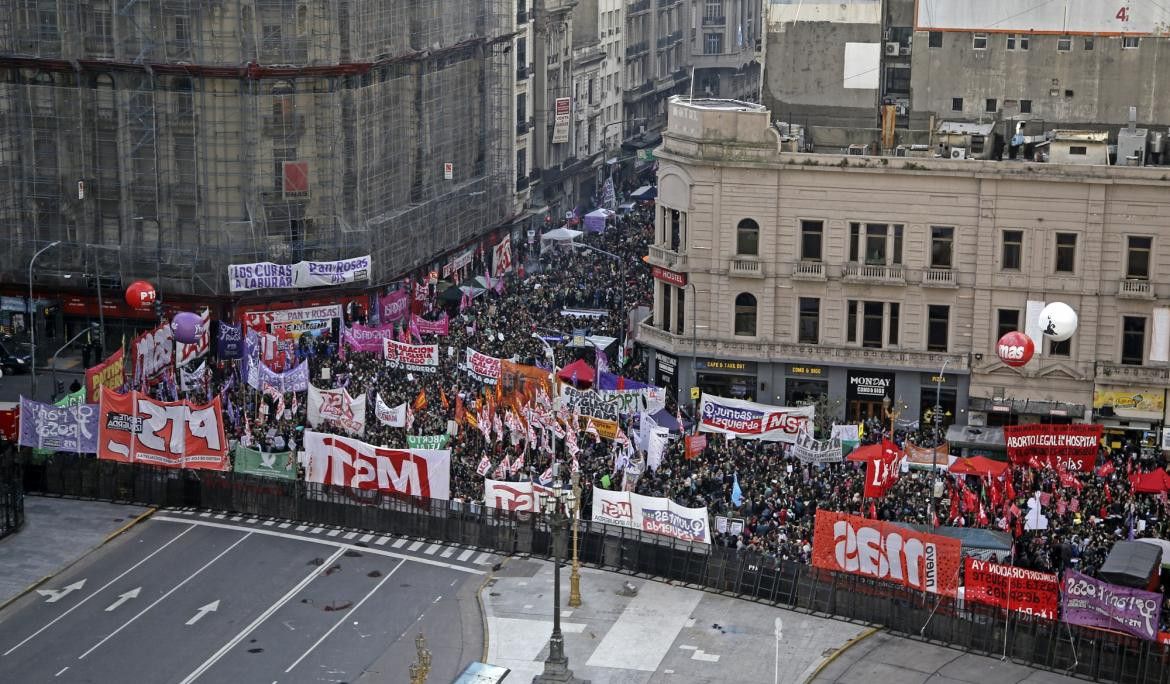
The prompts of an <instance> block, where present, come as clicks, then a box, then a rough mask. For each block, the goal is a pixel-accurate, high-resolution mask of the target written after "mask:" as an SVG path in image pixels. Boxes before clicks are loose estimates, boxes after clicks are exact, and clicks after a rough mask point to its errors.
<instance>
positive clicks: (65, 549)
mask: <svg viewBox="0 0 1170 684" xmlns="http://www.w3.org/2000/svg"><path fill="white" fill-rule="evenodd" d="M147 510H148V509H146V508H144V507H142V506H124V505H120V504H110V503H101V502H97V501H77V500H75V499H55V498H51V497H43V496H26V497H25V499H24V516H25V521H24V527H22V528H21V529H20V531H19V532H17V533H16V534H13V535H11V536H9V537H6V538H4V539H2V540H0V604H3V603H4V602H6V601H8V600H9V599H11V598H13V597H15V596H17V595H19V594H20V593H21V592H23V591H24V590H25V589H27V588H28V587H29V586H30V585H31V584H33V583H34V582H39V581H40V580H42V579H44V578H45V577H48V576H50V575H53V574H55V573H57V572H59V571H60V570H62V569H63V568H65V567H66V566H68V565H69V564H70V563H73V562H74V561H75V560H77V559H78V558H81V557H82V556H84V555H85V554H86V553H88V552H89V551H90V550H91V549H93V548H94V547H97V546H99V545H101V543H102V542H103V541H104V540H105V539H106V537H108V536H110V535H111V534H113V533H114V532H116V531H118V530H119V529H121V528H123V527H124V526H126V525H128V524H129V523H130V522H132V521H133V520H135V519H136V518H137V517H138V516H140V515H142V514H143V513H145V512H146V511H147Z"/></svg>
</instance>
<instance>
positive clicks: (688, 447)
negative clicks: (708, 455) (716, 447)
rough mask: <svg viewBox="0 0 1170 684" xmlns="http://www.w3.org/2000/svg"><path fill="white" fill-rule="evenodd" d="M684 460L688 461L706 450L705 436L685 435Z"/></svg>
mask: <svg viewBox="0 0 1170 684" xmlns="http://www.w3.org/2000/svg"><path fill="white" fill-rule="evenodd" d="M683 444H684V446H685V454H686V459H687V460H688V461H689V460H691V459H692V458H695V457H696V456H699V455H700V454H702V453H703V449H706V448H707V435H687V436H686V437H685V438H684V439H683Z"/></svg>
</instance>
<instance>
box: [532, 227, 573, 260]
mask: <svg viewBox="0 0 1170 684" xmlns="http://www.w3.org/2000/svg"><path fill="white" fill-rule="evenodd" d="M579 237H581V231H579V230H573V229H572V228H566V227H564V226H561V227H560V228H557V229H555V230H550V231H548V232H547V233H545V234H544V235H541V236H540V252H541V254H543V253H545V252H546V251H548V250H549V249H550V248H552V247H553V246H555V245H558V244H566V243H570V242H572V241H574V240H576V239H577V238H579Z"/></svg>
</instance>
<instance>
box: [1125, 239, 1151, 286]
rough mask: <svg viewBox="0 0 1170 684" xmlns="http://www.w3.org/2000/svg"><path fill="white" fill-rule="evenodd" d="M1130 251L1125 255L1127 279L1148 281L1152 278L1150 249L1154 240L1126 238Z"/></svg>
mask: <svg viewBox="0 0 1170 684" xmlns="http://www.w3.org/2000/svg"><path fill="white" fill-rule="evenodd" d="M1126 241H1127V242H1128V245H1127V246H1128V249H1127V250H1126V255H1125V277H1126V278H1131V279H1133V280H1148V279H1149V277H1150V247H1151V246H1152V244H1153V241H1154V240H1153V238H1149V237H1142V236H1138V235H1130V236H1129V237H1128V238H1126Z"/></svg>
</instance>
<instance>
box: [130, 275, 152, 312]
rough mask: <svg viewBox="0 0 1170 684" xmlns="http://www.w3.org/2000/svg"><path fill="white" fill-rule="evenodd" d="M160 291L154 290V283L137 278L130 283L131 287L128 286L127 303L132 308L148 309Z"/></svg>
mask: <svg viewBox="0 0 1170 684" xmlns="http://www.w3.org/2000/svg"><path fill="white" fill-rule="evenodd" d="M157 296H158V293H157V292H155V290H154V285H151V284H150V283H148V282H146V281H145V280H135V281H134V282H132V283H130V287H128V288H126V303H127V304H129V305H130V308H131V309H146V308H148V307H150V305H151V304H154V300H155V298H156V297H157Z"/></svg>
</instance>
